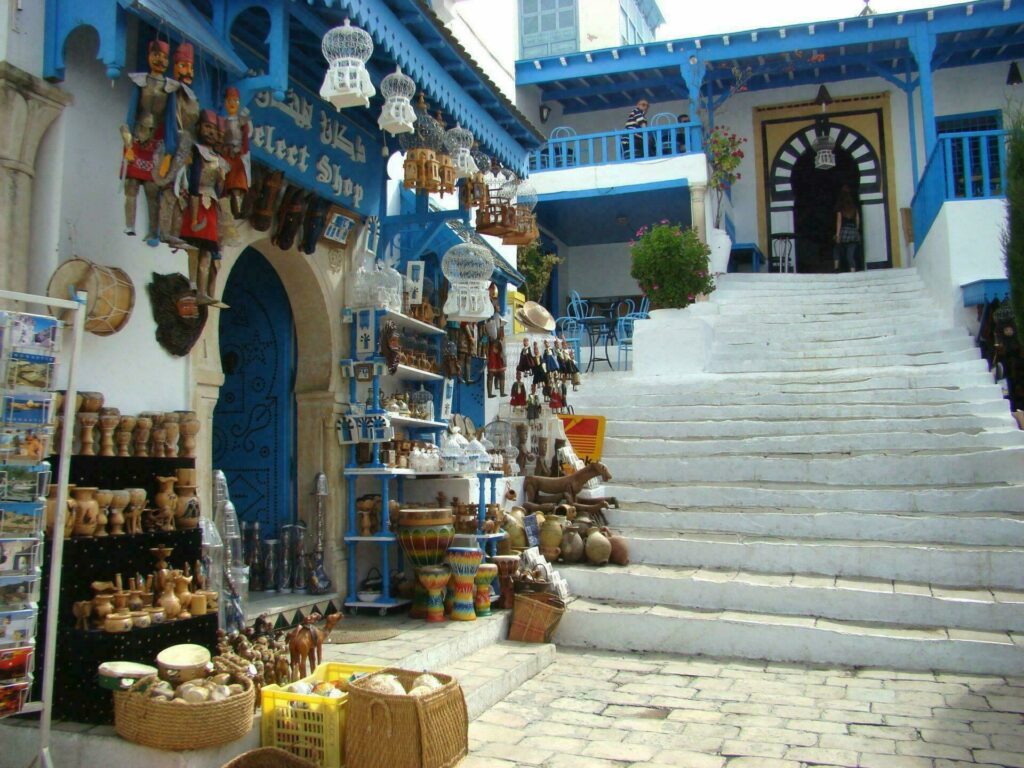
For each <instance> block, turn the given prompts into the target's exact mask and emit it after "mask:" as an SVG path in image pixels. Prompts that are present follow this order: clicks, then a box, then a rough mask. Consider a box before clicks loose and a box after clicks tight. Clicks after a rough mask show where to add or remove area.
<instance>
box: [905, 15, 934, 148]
mask: <svg viewBox="0 0 1024 768" xmlns="http://www.w3.org/2000/svg"><path fill="white" fill-rule="evenodd" d="M909 42H910V49H911V51H913V53H914V58H915V59H916V60H917V71H918V72H919V73H920V74H919V75H918V83H919V85H920V88H921V123H922V128H923V129H924V153H925V157H931V156H932V150H933V149H934V148H935V142H936V141H937V138H938V133H937V130H936V127H935V96H934V92H933V90H932V56H933V55H934V53H935V34H934V33H932V32H931V31H929V29H928V28H927V27H926V26H924V25H922V24H918V25H917V26H916V27H915V28H914V36H913V37H912V38H910V41H909Z"/></svg>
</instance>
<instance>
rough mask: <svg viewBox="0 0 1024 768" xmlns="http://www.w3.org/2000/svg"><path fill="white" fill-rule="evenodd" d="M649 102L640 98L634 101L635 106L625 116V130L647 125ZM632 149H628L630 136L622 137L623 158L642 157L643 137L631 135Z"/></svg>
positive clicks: (638, 128)
mask: <svg viewBox="0 0 1024 768" xmlns="http://www.w3.org/2000/svg"><path fill="white" fill-rule="evenodd" d="M650 106H651V104H650V102H649V101H647V99H640V101H638V102H637V103H636V106H635V107H633V109H632V110H631V111H630V113H629V116H628V117H626V130H627V131H639V130H640V129H642V128H646V127H647V110H648V109H649V108H650ZM632 139H633V141H632V151H631V150H630V137H629V136H623V137H622V155H623V157H625V158H629V159H631V160H635V159H637V158H638V157H643V149H644V137H643V136H642V135H641V136H633V137H632Z"/></svg>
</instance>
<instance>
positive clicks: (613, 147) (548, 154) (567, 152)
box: [529, 123, 703, 172]
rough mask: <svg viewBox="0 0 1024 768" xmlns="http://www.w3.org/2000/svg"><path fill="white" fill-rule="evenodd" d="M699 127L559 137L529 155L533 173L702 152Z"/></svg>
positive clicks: (679, 125)
mask: <svg viewBox="0 0 1024 768" xmlns="http://www.w3.org/2000/svg"><path fill="white" fill-rule="evenodd" d="M701 151H703V150H702V144H701V127H700V124H698V123H672V124H669V125H656V126H650V127H648V128H641V129H639V130H629V131H627V130H620V131H607V132H605V133H588V134H582V135H578V136H577V135H570V136H559V137H556V138H550V139H548V140H547V142H546V143H545V144H544V145H543V146H542V147H540V148H539V149H535V150H534V151H533V152H531V153H530V157H529V163H530V171H531V172H536V171H552V170H560V169H563V168H579V167H582V166H588V165H607V164H610V163H630V162H634V161H637V160H654V159H657V158H660V157H674V156H677V155H686V154H690V153H694V152H701Z"/></svg>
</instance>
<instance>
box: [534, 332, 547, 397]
mask: <svg viewBox="0 0 1024 768" xmlns="http://www.w3.org/2000/svg"><path fill="white" fill-rule="evenodd" d="M530 359H531V363H532V365H533V383H534V384H541V385H542V386H543V390H542V391H543V392H544V397H547V396H548V371H547V368H545V367H544V358H543V357H541V354H540V347H539V346H537V342H536V341H535V342H533V353H532V354H531V355H530Z"/></svg>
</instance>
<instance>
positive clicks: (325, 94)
mask: <svg viewBox="0 0 1024 768" xmlns="http://www.w3.org/2000/svg"><path fill="white" fill-rule="evenodd" d="M321 47H322V50H323V52H324V58H325V59H327V74H326V75H324V83H323V85H321V86H320V98H322V99H325V100H326V101H329V102H331V104H333V105H334V106H335V108H337V109H339V110H341V109H344V108H345V107H368V106H370V98H371V97H373V96H374V95H375V94H376V93H377V91H376V90H375V89H374V87H373V83H372V82H371V81H370V73H369V72H367V71H366V62H367V61H369V59H370V56H371V55H373V38H372V37H370V35H369V33H368V32H366V31H365V30H362V29H360V28H359V27H353V26H352V25H351V24H350V23H349V20H348V19H345V21H344V22H343V23H342V25H341V26H340V27H335V28H334V29H331V30H328V32H327V34H325V35H324V39H323V44H322V46H321Z"/></svg>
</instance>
